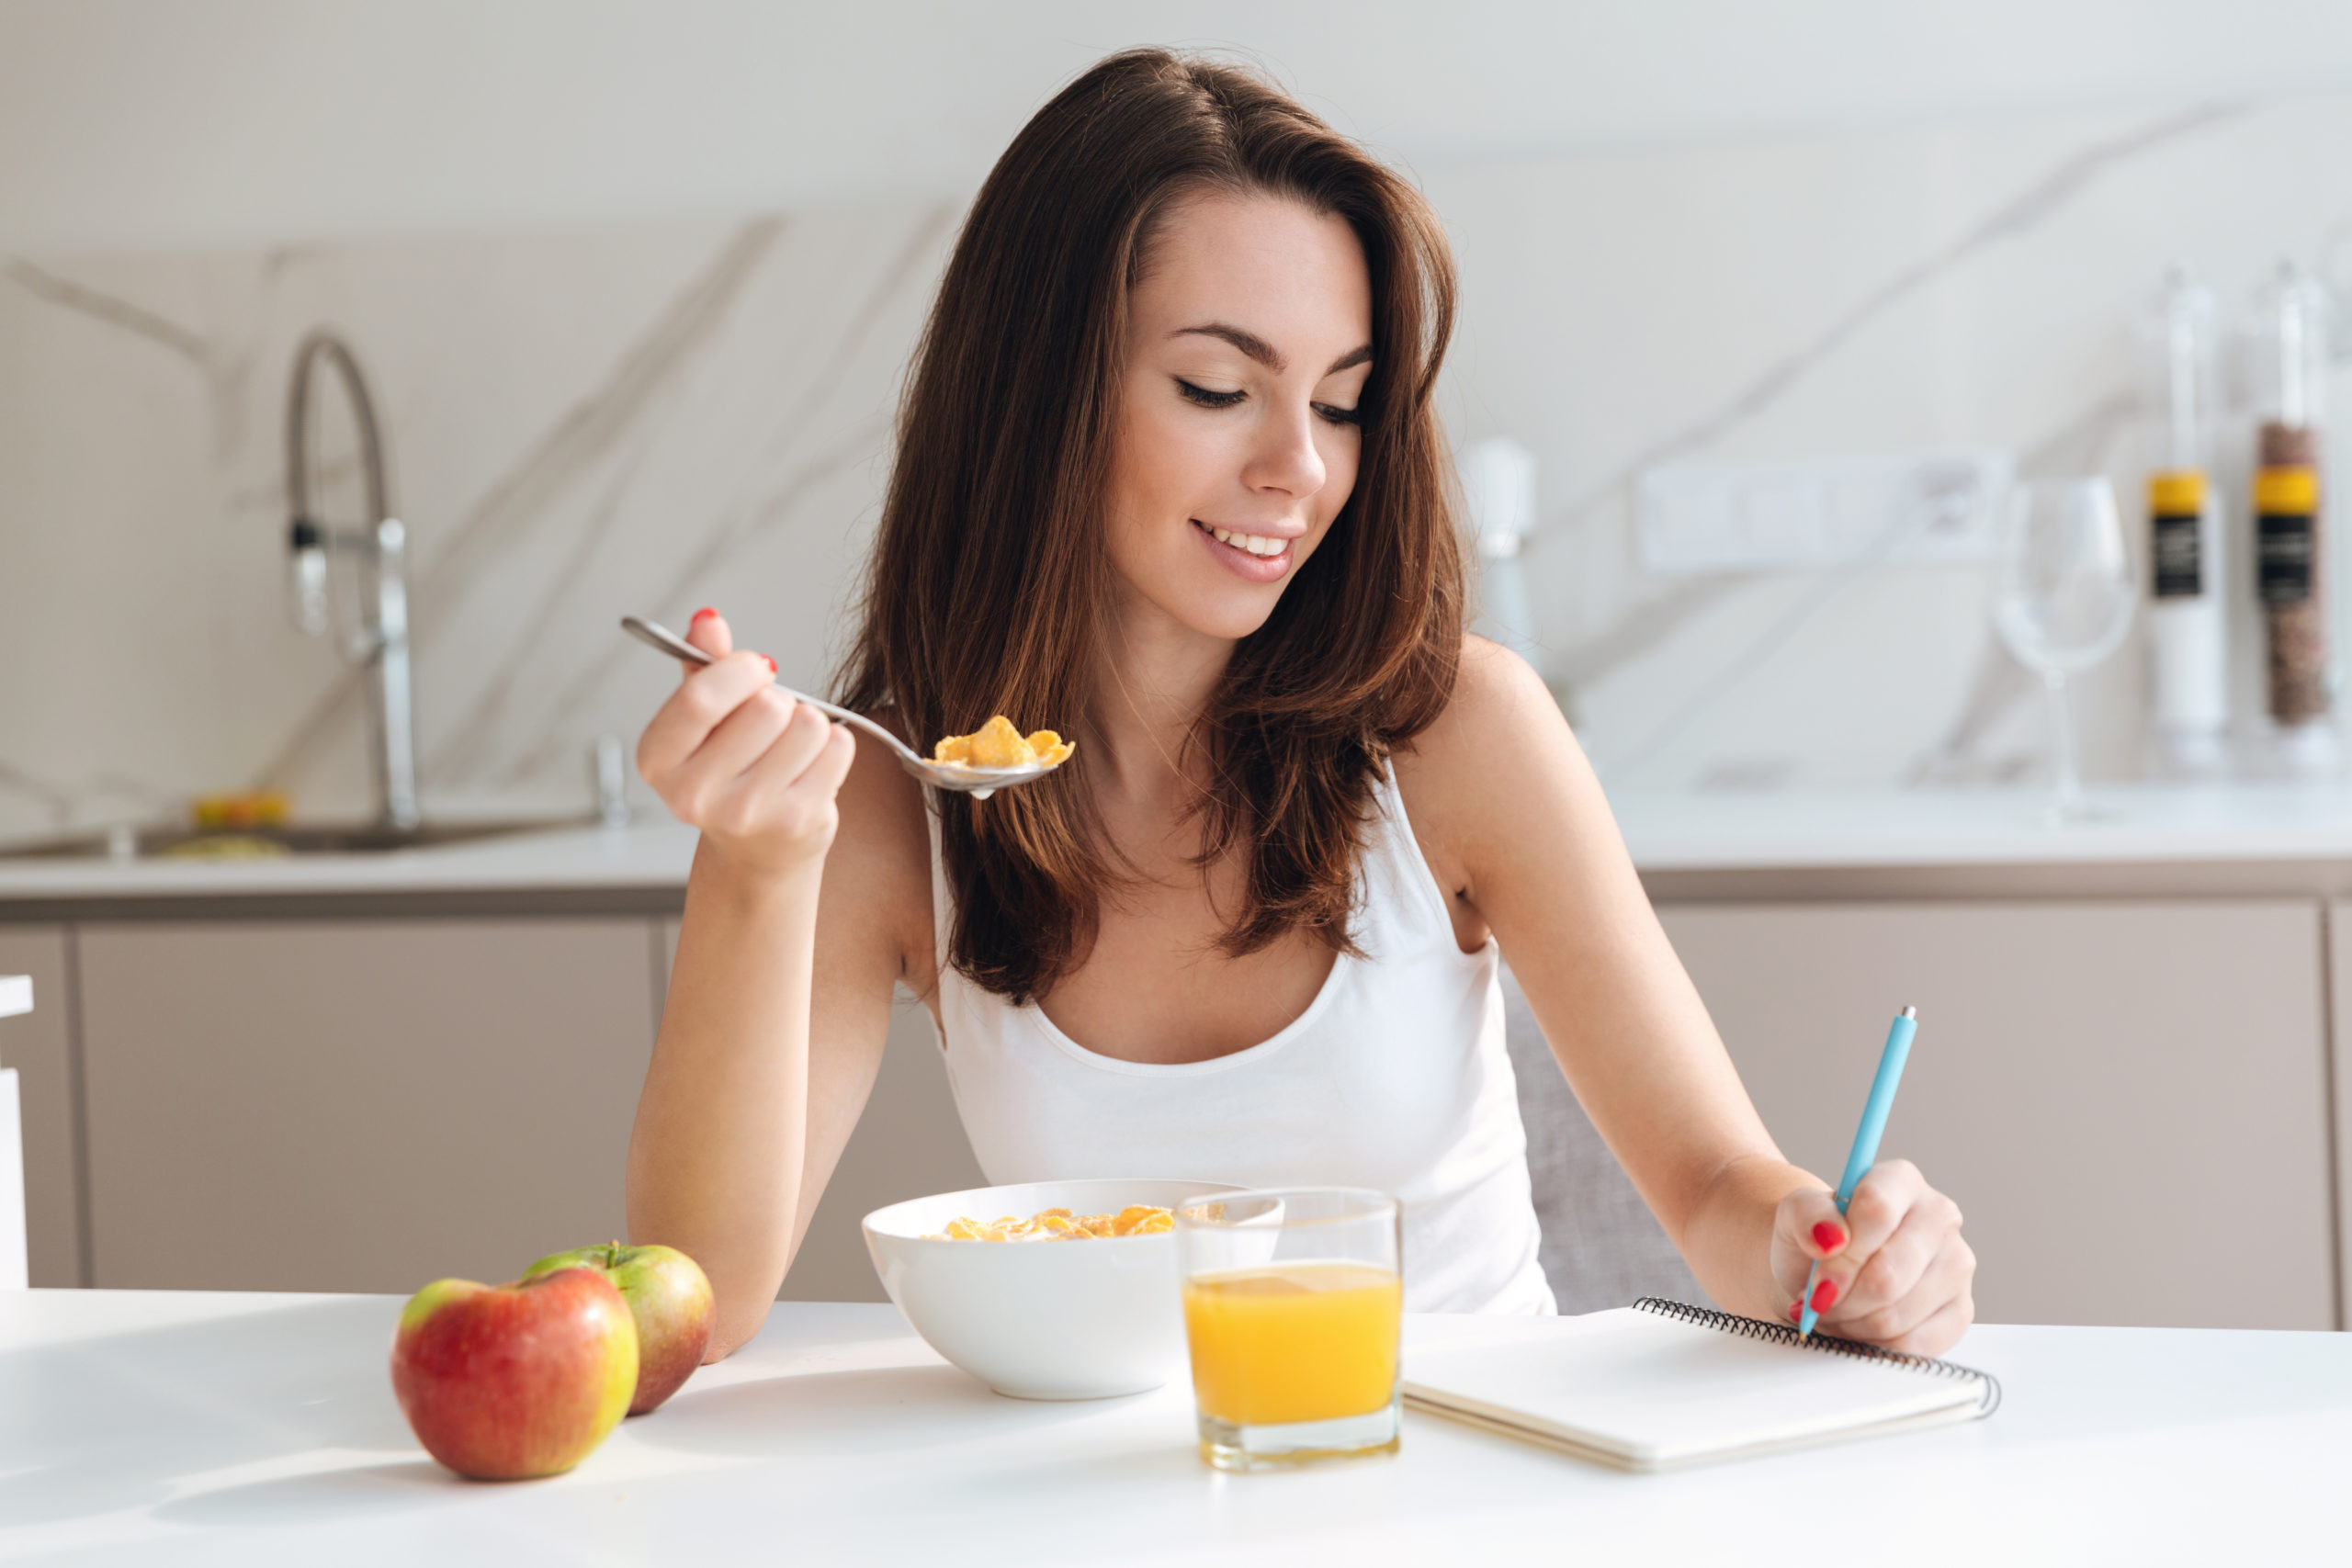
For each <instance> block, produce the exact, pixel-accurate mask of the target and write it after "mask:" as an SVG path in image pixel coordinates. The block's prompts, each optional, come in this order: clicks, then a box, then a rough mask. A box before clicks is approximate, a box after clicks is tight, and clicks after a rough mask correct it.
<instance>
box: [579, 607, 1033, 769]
mask: <svg viewBox="0 0 2352 1568" xmlns="http://www.w3.org/2000/svg"><path fill="white" fill-rule="evenodd" d="M621 630H623V631H625V632H627V633H628V635H629V636H631V637H636V638H637V639H638V640H639V641H640V642H643V643H645V644H647V645H649V646H650V647H653V648H657V649H661V650H662V652H664V653H666V654H668V655H669V656H670V657H671V658H673V659H683V660H685V661H686V662H687V663H689V664H708V663H709V662H711V658H710V655H709V654H707V653H705V652H704V651H703V650H702V649H699V648H696V647H695V645H694V644H693V643H690V642H688V641H687V640H686V639H685V638H684V637H680V636H679V635H678V634H677V633H675V632H673V631H672V630H670V629H669V628H668V627H667V626H656V625H655V624H654V623H653V622H651V621H648V620H642V619H639V617H638V616H636V615H623V616H622V617H621ZM776 687H777V689H778V690H779V691H781V692H783V693H784V694H785V695H786V696H787V697H790V698H791V699H792V700H793V701H795V702H800V703H807V704H808V705H809V706H810V707H812V708H815V709H816V710H817V711H818V712H819V713H821V714H829V715H831V716H832V717H834V718H836V719H839V720H840V721H841V722H842V723H843V724H846V725H848V726H850V727H851V728H855V729H860V730H863V731H865V733H866V734H868V735H871V736H872V737H874V739H876V740H879V741H880V742H882V744H883V745H885V746H888V748H889V749H890V750H891V753H892V755H894V756H896V757H897V758H898V759H899V766H900V767H902V768H904V769H906V770H907V772H909V773H912V774H914V776H915V777H917V778H919V779H921V780H922V782H923V783H925V784H934V785H936V786H938V787H939V788H941V789H948V790H956V791H958V792H960V793H962V794H965V795H970V796H971V797H972V798H973V799H974V800H986V799H987V798H988V797H989V796H990V795H994V794H995V793H996V792H997V791H999V790H1001V789H1008V788H1010V787H1012V785H1014V784H1027V783H1029V782H1030V781H1031V780H1033V779H1042V778H1044V777H1045V776H1046V774H1047V773H1052V772H1053V771H1054V770H1053V769H1052V768H1049V767H1043V766H1033V767H1026V768H974V767H963V766H959V765H957V764H955V763H951V762H934V761H932V760H931V759H930V758H928V757H926V756H924V755H923V754H922V752H920V751H917V750H915V749H914V748H913V747H911V746H909V745H908V744H907V743H906V742H905V741H903V740H901V739H899V738H898V737H897V736H895V735H893V734H891V733H890V732H889V731H888V730H887V729H885V728H882V727H881V726H880V725H878V724H876V723H875V722H874V721H873V720H872V719H870V718H868V717H866V716H865V715H864V714H862V713H852V712H851V711H850V710H849V709H847V708H840V707H835V706H834V705H832V704H831V703H826V702H819V701H818V700H817V699H816V698H815V697H810V696H804V695H802V694H800V693H798V692H796V691H794V690H793V689H792V688H791V687H789V686H787V685H786V684H785V683H784V682H781V681H778V682H776Z"/></svg>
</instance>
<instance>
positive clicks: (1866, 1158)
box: [1797, 1008, 1919, 1334]
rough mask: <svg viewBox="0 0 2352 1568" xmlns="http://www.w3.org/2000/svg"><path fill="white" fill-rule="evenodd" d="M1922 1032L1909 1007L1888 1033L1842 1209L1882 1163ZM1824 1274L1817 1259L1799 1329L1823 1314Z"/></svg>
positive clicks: (1842, 1186)
mask: <svg viewBox="0 0 2352 1568" xmlns="http://www.w3.org/2000/svg"><path fill="white" fill-rule="evenodd" d="M1918 1032H1919V1010H1918V1009H1917V1008H1905V1009H1904V1010H1902V1011H1901V1012H1899V1013H1896V1014H1895V1015H1894V1027H1893V1028H1891V1029H1889V1030H1888V1031H1887V1032H1886V1050H1885V1052H1884V1053H1883V1055H1880V1057H1879V1059H1878V1077H1875V1078H1872V1079H1871V1097H1870V1100H1868V1101H1867V1102H1866V1103H1865V1104H1864V1105H1863V1106H1862V1124H1861V1125H1860V1126H1859V1127H1857V1128H1855V1129H1854V1152H1853V1153H1852V1154H1849V1155H1848V1156H1846V1174H1845V1175H1844V1176H1843V1177H1842V1178H1840V1179H1838V1213H1840V1214H1842V1213H1845V1212H1846V1205H1847V1204H1849V1203H1850V1202H1852V1201H1854V1186H1855V1184H1856V1183H1857V1182H1859V1181H1860V1180H1861V1179H1862V1178H1863V1177H1864V1176H1866V1175H1868V1174H1869V1173H1870V1168H1871V1166H1873V1165H1876V1164H1877V1163H1878V1141H1879V1138H1880V1136H1881V1135H1882V1134H1884V1133H1885V1131H1886V1113H1887V1112H1888V1111H1892V1110H1894V1086H1895V1085H1897V1084H1899V1083H1901V1082H1902V1081H1903V1064H1904V1063H1905V1062H1907V1061H1909V1060H1910V1059H1911V1037H1912V1036H1913V1035H1914V1034H1917V1033H1918ZM1820 1276H1821V1262H1820V1260H1819V1259H1818V1258H1816V1259H1815V1261H1814V1265H1813V1267H1812V1268H1811V1269H1807V1270H1805V1276H1804V1316H1803V1317H1801V1318H1799V1319H1798V1320H1797V1332H1798V1333H1800V1334H1811V1333H1812V1332H1813V1325H1814V1320H1815V1319H1816V1318H1818V1317H1819V1316H1820V1315H1821V1314H1819V1313H1817V1312H1815V1311H1814V1310H1813V1282H1814V1280H1816V1279H1818V1278H1820Z"/></svg>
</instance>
